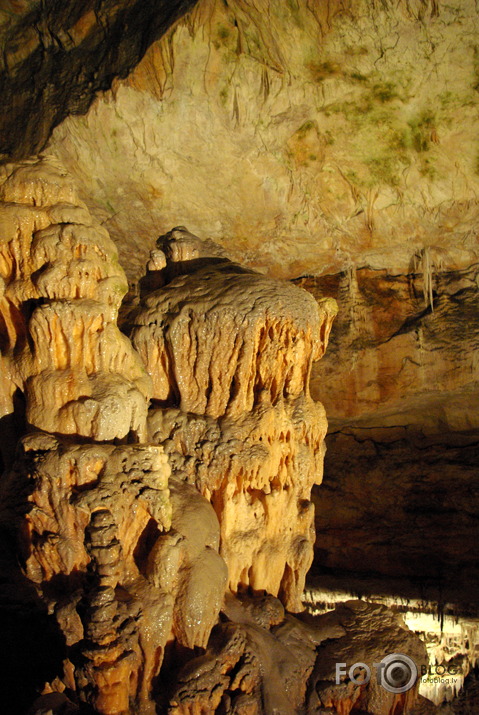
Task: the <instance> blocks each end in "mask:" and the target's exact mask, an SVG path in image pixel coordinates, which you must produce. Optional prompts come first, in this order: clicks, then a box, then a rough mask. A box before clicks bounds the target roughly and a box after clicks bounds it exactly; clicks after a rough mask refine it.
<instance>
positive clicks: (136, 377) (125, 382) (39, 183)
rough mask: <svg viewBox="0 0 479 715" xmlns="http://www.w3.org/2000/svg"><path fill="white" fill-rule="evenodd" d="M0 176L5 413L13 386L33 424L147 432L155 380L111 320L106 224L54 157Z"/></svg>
mask: <svg viewBox="0 0 479 715" xmlns="http://www.w3.org/2000/svg"><path fill="white" fill-rule="evenodd" d="M0 180H1V183H0V223H1V229H2V234H1V238H0V273H1V279H2V283H1V288H2V294H1V297H0V325H1V327H2V343H1V347H0V349H1V361H2V367H3V368H4V369H3V370H2V388H3V389H2V395H1V397H0V404H1V407H2V416H6V415H9V414H11V413H12V412H13V395H14V393H15V392H16V391H18V393H21V394H23V396H24V400H25V418H26V422H27V423H29V424H30V425H32V426H34V427H37V428H40V429H43V430H46V431H48V432H55V433H59V434H72V435H80V436H82V437H89V438H92V439H98V440H101V441H102V440H111V439H114V438H123V437H126V436H128V434H129V433H130V432H131V433H135V434H137V435H139V436H140V437H143V438H144V437H145V424H146V411H147V404H148V398H149V395H150V391H151V386H150V381H149V378H148V376H147V375H146V374H145V372H144V370H143V368H142V366H141V363H140V361H139V360H138V357H137V355H136V354H135V353H134V351H133V350H132V348H131V345H130V343H129V342H128V340H127V339H126V338H125V337H124V336H123V335H122V334H121V333H120V331H119V329H118V327H117V325H116V317H117V314H118V308H119V306H120V303H121V300H122V298H123V296H124V294H125V292H126V290H127V284H126V279H125V276H124V273H123V270H122V268H121V267H120V265H119V263H118V258H117V250H116V248H115V246H114V244H113V243H112V242H111V240H110V238H109V236H108V233H107V232H106V231H105V229H103V228H102V227H101V226H100V225H98V224H97V223H95V222H94V221H93V219H92V218H91V216H90V214H89V212H88V210H87V209H86V207H85V205H84V204H83V202H82V201H80V199H79V198H78V196H77V193H76V190H75V187H74V185H73V182H72V181H71V179H70V178H69V177H68V176H67V175H66V173H65V171H64V170H63V169H62V167H61V166H60V165H59V164H58V163H57V162H56V161H54V160H52V159H50V158H39V159H32V160H29V161H26V162H24V163H23V164H20V165H6V166H4V167H2V169H1V172H0ZM5 374H6V375H8V376H9V379H7V380H5V377H4V375H5Z"/></svg>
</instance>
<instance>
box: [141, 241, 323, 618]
mask: <svg viewBox="0 0 479 715" xmlns="http://www.w3.org/2000/svg"><path fill="white" fill-rule="evenodd" d="M158 248H159V249H162V251H163V253H164V255H165V261H164V263H165V264H166V265H165V267H164V268H161V269H160V271H157V273H158V274H159V275H158V276H157V282H159V283H162V284H163V285H162V287H160V288H158V289H157V290H155V291H153V292H150V293H148V294H147V295H146V297H145V298H144V300H143V302H142V305H141V307H140V309H139V311H138V313H137V314H136V316H135V317H134V320H133V323H134V327H133V329H132V332H131V337H132V342H133V345H134V346H135V348H136V349H137V351H138V353H139V355H140V356H141V358H142V360H143V362H144V364H145V365H146V367H147V370H148V372H149V374H150V375H151V378H152V381H153V395H152V397H153V407H152V409H151V410H150V413H149V419H148V425H149V437H150V439H151V441H153V442H154V443H157V444H163V445H164V447H165V450H166V451H167V453H168V454H169V455H170V462H171V464H172V466H173V469H174V471H175V473H178V474H181V478H182V479H186V480H187V481H188V482H190V483H192V484H194V485H195V486H196V488H197V489H198V490H199V491H200V493H201V494H203V496H205V497H206V498H207V499H208V500H209V501H211V503H212V504H213V507H214V509H215V511H216V514H217V516H218V519H219V522H220V526H221V554H222V556H223V557H224V559H225V561H226V563H227V565H228V572H229V586H230V588H231V589H232V590H233V591H236V590H237V589H238V588H241V587H246V586H250V587H251V588H253V589H255V590H260V589H265V590H266V591H268V592H269V593H271V594H273V595H275V596H276V595H278V594H279V597H280V598H281V600H282V601H283V603H284V605H285V606H286V608H288V609H289V610H292V611H299V610H302V606H301V594H302V591H303V588H304V580H305V576H306V572H307V571H308V569H309V567H310V565H311V562H312V558H313V543H314V541H313V532H314V530H313V518H314V510H313V507H312V504H311V502H310V494H311V488H312V486H313V484H319V483H320V482H321V479H322V465H323V456H324V437H325V434H326V429H327V422H326V416H325V413H324V409H323V407H322V405H321V404H320V403H315V402H313V400H312V399H311V397H310V395H309V376H310V372H311V366H312V363H313V362H314V361H315V360H317V359H319V358H320V357H321V356H322V354H323V353H324V350H325V349H326V345H327V341H328V336H329V331H330V329H331V324H332V321H333V319H334V316H335V314H336V304H335V302H334V301H332V300H329V299H325V300H323V301H321V302H319V303H317V302H316V301H315V300H314V299H313V298H312V297H311V296H310V295H309V294H308V293H306V292H305V291H302V290H298V289H296V288H295V287H294V286H292V285H291V284H288V283H285V282H281V281H277V280H272V279H270V278H267V277H265V276H262V275H260V274H258V273H255V272H253V271H250V270H247V269H245V268H243V267H241V266H239V265H238V264H235V263H232V262H231V261H229V260H228V259H227V258H226V257H224V256H223V255H222V252H221V250H220V248H219V247H218V246H215V244H213V243H212V242H202V241H200V240H199V239H198V238H197V237H196V236H193V235H192V234H190V233H189V232H188V231H187V230H186V229H183V228H182V227H180V228H177V229H174V230H173V231H171V232H170V233H169V234H167V235H166V236H164V237H162V238H161V239H159V241H158ZM162 263H163V261H162V262H161V263H160V265H161V264H162ZM149 282H150V285H151V284H154V282H155V281H154V278H153V277H151V276H150V281H149ZM156 405H161V407H159V406H158V407H157V406H156Z"/></svg>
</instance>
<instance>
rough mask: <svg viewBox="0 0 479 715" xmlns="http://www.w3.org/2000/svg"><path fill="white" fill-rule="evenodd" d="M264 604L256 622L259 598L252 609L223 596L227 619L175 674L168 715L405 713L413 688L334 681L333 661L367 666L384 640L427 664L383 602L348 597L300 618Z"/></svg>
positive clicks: (395, 650) (361, 680)
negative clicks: (401, 691)
mask: <svg viewBox="0 0 479 715" xmlns="http://www.w3.org/2000/svg"><path fill="white" fill-rule="evenodd" d="M269 606H270V612H271V618H270V619H269V620H265V619H264V615H262V619H261V620H260V621H258V618H257V612H258V611H259V613H261V614H264V604H263V603H261V601H260V600H259V603H257V608H256V609H254V608H252V607H251V599H248V598H244V597H243V598H242V599H240V600H239V601H238V600H236V599H231V600H230V601H227V603H226V608H225V616H227V617H228V619H231V620H227V621H226V622H224V623H222V624H221V625H219V626H217V627H216V628H215V629H214V631H213V633H212V637H211V641H210V647H209V649H208V650H207V652H206V654H205V655H203V656H200V657H199V658H197V659H195V660H192V661H190V663H188V665H187V666H185V668H184V669H183V670H182V671H180V673H179V676H178V685H177V687H176V689H175V692H174V694H173V696H172V698H171V700H170V709H169V712H170V713H172V715H190V714H192V713H196V712H201V713H209V712H225V713H227V714H228V715H229V714H232V713H237V712H245V713H246V712H247V713H251V714H253V713H258V714H259V713H263V712H264V713H275V712H279V713H284V714H285V715H294V713H298V712H307V713H328V712H329V713H341V714H342V715H343V714H344V715H349V713H350V712H351V711H352V710H355V711H357V710H358V709H359V708H361V711H362V712H367V713H371V715H382V714H383V713H397V712H401V713H402V712H408V709H409V706H410V705H412V703H413V702H414V700H415V696H416V692H415V688H413V689H411V690H409V691H408V692H407V693H406V694H395V693H391V692H389V691H388V690H387V689H385V688H382V687H381V686H380V685H379V684H378V682H377V681H376V679H375V677H373V679H372V680H371V681H370V682H369V685H368V687H367V688H366V687H365V685H366V683H365V681H364V678H363V676H361V675H360V674H358V678H357V682H354V681H353V680H348V677H347V676H346V678H344V676H343V677H342V678H341V679H340V680H339V681H338V682H336V680H337V678H336V663H346V664H348V666H351V665H353V663H356V662H358V661H359V662H360V663H365V664H366V665H367V666H368V667H370V669H371V671H373V672H374V665H373V664H374V663H379V662H381V660H382V658H383V657H384V650H383V649H384V647H385V645H386V643H387V646H386V647H387V648H389V652H390V653H407V654H409V657H411V658H412V659H413V661H414V664H415V667H417V669H418V670H419V671H420V669H421V666H422V665H424V664H425V663H426V662H427V658H426V654H425V647H424V645H423V644H422V643H421V642H420V641H419V640H418V639H416V638H415V637H414V636H413V635H412V633H411V631H409V629H408V628H406V626H405V625H404V623H403V622H402V621H401V618H400V617H399V616H397V615H396V614H394V613H392V612H391V611H389V610H388V609H387V608H385V607H384V606H380V605H375V604H367V603H364V602H361V601H348V602H347V603H345V604H344V605H341V606H338V607H337V608H336V610H335V611H333V612H330V613H328V614H325V615H322V616H317V617H316V618H311V619H308V620H306V622H304V621H302V620H299V619H297V618H295V617H294V616H291V615H287V616H286V617H284V614H281V613H280V611H279V609H278V607H276V608H273V606H274V604H273V603H271V602H270V603H269ZM255 610H256V612H255ZM416 688H417V686H416Z"/></svg>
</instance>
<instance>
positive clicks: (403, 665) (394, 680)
mask: <svg viewBox="0 0 479 715" xmlns="http://www.w3.org/2000/svg"><path fill="white" fill-rule="evenodd" d="M375 665H376V667H377V674H378V682H379V684H380V685H381V686H382V687H383V688H384V689H385V690H387V691H389V692H390V693H405V692H407V691H408V690H410V689H411V688H412V687H413V685H414V684H415V682H416V680H417V677H418V672H417V666H416V663H415V662H414V661H413V660H412V658H409V656H407V655H403V654H402V653H391V654H390V655H387V656H386V657H385V658H383V659H382V661H381V662H380V663H377V664H376V663H375Z"/></svg>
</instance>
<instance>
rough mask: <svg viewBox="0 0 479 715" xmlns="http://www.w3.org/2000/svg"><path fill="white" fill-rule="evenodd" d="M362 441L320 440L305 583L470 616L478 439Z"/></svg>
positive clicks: (478, 565)
mask: <svg viewBox="0 0 479 715" xmlns="http://www.w3.org/2000/svg"><path fill="white" fill-rule="evenodd" d="M369 432H370V431H369ZM367 433H368V430H362V431H361V430H358V429H356V430H355V432H354V434H345V433H341V432H337V433H336V434H332V435H330V436H329V438H328V452H327V456H326V461H325V477H324V481H323V484H322V485H321V486H319V487H315V490H314V494H313V498H314V502H315V506H316V551H315V560H314V564H313V568H312V570H311V571H310V574H309V577H308V583H309V584H310V585H311V586H313V585H314V586H315V587H318V588H320V589H321V590H325V591H327V590H331V591H334V590H345V591H347V592H349V593H352V594H354V595H356V596H359V597H361V596H370V595H372V594H376V595H383V596H385V597H388V596H389V597H393V598H394V597H397V598H403V599H406V600H412V599H418V600H422V601H430V602H431V601H432V602H435V603H436V604H437V608H438V610H439V611H443V610H444V609H446V610H447V609H449V610H450V611H451V612H452V613H455V614H457V615H460V614H461V615H469V616H474V615H475V616H477V602H478V598H479V554H478V550H477V543H479V435H478V434H476V433H467V434H466V433H462V434H455V435H449V437H447V436H442V437H439V436H437V435H436V436H435V438H434V440H432V439H427V438H426V437H424V436H421V435H416V436H415V438H414V439H412V438H408V439H396V440H394V441H390V442H379V441H375V440H374V439H373V438H372V437H371V438H367V436H366V435H367ZM358 435H359V436H358Z"/></svg>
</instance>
